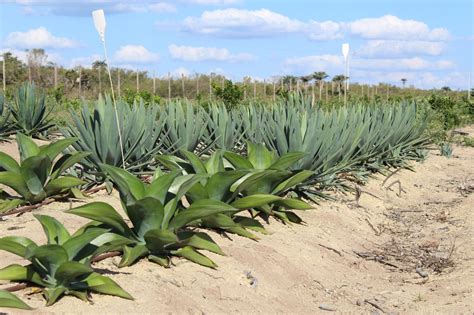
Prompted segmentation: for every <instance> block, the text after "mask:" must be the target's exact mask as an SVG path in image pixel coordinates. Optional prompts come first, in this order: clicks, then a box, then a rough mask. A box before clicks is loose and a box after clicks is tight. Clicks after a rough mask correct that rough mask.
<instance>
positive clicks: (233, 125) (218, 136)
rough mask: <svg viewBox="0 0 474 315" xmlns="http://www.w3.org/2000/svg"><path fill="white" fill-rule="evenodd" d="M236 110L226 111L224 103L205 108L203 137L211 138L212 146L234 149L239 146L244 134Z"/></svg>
mask: <svg viewBox="0 0 474 315" xmlns="http://www.w3.org/2000/svg"><path fill="white" fill-rule="evenodd" d="M237 113H238V112H237V111H228V110H227V108H226V107H225V105H224V104H218V105H217V104H211V105H210V106H209V107H208V109H207V112H206V114H207V119H206V120H207V128H206V132H205V139H211V141H212V142H213V143H214V144H213V145H212V148H213V149H214V148H217V149H223V150H229V151H230V150H234V149H235V148H239V147H240V146H241V140H242V139H243V137H244V135H245V130H244V127H243V124H242V120H241V119H239V118H240V117H239V116H238V114H237Z"/></svg>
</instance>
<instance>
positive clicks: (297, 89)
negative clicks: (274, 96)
mask: <svg viewBox="0 0 474 315" xmlns="http://www.w3.org/2000/svg"><path fill="white" fill-rule="evenodd" d="M299 92H300V80H298V79H296V93H299Z"/></svg>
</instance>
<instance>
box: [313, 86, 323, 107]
mask: <svg viewBox="0 0 474 315" xmlns="http://www.w3.org/2000/svg"><path fill="white" fill-rule="evenodd" d="M314 98H315V95H314V82H312V84H311V106H314ZM319 99H320V100H321V94H320V95H319Z"/></svg>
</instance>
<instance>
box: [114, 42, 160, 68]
mask: <svg viewBox="0 0 474 315" xmlns="http://www.w3.org/2000/svg"><path fill="white" fill-rule="evenodd" d="M159 59H160V55H159V54H157V53H154V52H151V51H149V50H148V49H146V48H145V47H143V46H141V45H125V46H122V47H120V48H119V50H117V51H116V52H115V54H114V58H113V60H112V61H113V62H115V63H119V64H122V63H132V64H143V63H152V62H156V61H158V60H159Z"/></svg>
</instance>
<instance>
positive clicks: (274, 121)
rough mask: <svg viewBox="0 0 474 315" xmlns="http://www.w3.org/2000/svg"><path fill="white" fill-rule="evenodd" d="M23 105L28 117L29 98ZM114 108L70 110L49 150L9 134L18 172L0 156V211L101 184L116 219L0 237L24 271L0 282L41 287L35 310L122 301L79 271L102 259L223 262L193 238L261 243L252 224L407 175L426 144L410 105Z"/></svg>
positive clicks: (90, 207)
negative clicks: (114, 198) (388, 175)
mask: <svg viewBox="0 0 474 315" xmlns="http://www.w3.org/2000/svg"><path fill="white" fill-rule="evenodd" d="M25 89H27V90H28V91H27V94H28V95H31V94H34V91H33V92H32V91H31V90H29V88H28V87H25ZM30 98H31V102H30V103H29V105H28V106H27V107H31V108H30V111H33V112H34V111H35V110H34V106H35V101H33V100H34V99H38V97H35V96H34V95H33V96H30ZM39 99H41V98H39ZM36 103H38V102H36ZM117 109H118V115H119V121H120V126H117V124H116V120H115V116H114V115H115V113H114V107H113V104H112V103H111V101H110V100H109V99H108V98H105V99H99V101H97V102H96V103H95V104H94V106H93V107H91V106H90V105H89V104H84V107H83V110H82V112H81V113H80V114H76V113H74V112H71V115H72V121H73V123H71V124H70V125H69V126H67V127H66V128H64V129H62V130H61V132H62V133H63V135H64V137H63V139H60V140H57V141H55V142H52V143H49V144H46V145H42V146H39V145H37V144H36V143H35V142H34V141H33V140H32V138H31V137H29V136H28V135H25V134H23V133H18V134H17V136H16V141H17V144H18V148H19V153H20V161H19V162H17V161H16V160H15V159H13V158H12V157H11V156H9V155H7V154H5V153H3V152H0V184H2V185H4V186H6V187H8V189H4V190H1V189H0V212H5V213H9V211H12V209H14V208H15V207H19V206H20V207H21V206H23V205H31V204H41V203H43V202H45V200H53V199H58V198H68V197H69V196H76V197H77V196H80V195H81V192H80V190H81V189H82V190H84V189H87V188H89V187H91V186H93V185H96V184H98V183H102V182H105V183H106V185H108V186H109V187H110V186H111V185H113V186H114V187H115V188H116V189H117V190H118V192H119V194H120V199H121V202H122V207H123V210H124V211H123V213H124V214H125V216H126V218H124V217H123V216H122V215H120V214H119V212H118V211H117V210H116V209H114V208H113V207H112V206H110V205H109V204H106V203H103V202H91V203H87V204H85V205H82V206H79V207H76V208H73V209H70V210H67V211H66V212H68V213H70V214H73V215H78V216H81V217H84V218H87V219H90V220H91V221H90V223H88V224H86V225H85V226H83V227H81V228H80V229H78V230H77V231H76V232H75V233H73V234H71V233H70V232H69V231H68V230H67V229H66V228H65V227H64V226H63V225H62V224H61V223H60V222H58V221H57V220H56V219H54V218H52V217H49V216H46V215H35V217H36V219H37V220H38V221H39V223H40V224H41V225H42V227H43V229H44V231H45V233H46V236H47V243H46V244H44V245H38V244H36V243H34V242H33V241H32V240H30V239H27V238H24V237H20V236H10V237H3V238H1V239H0V249H2V250H5V251H8V252H11V253H13V254H16V255H18V256H20V257H22V258H24V259H26V260H28V261H30V264H29V265H26V266H21V265H17V264H14V265H10V266H7V267H5V268H3V269H1V270H0V279H2V280H11V281H20V282H27V283H30V284H32V285H35V286H39V287H42V288H43V291H42V292H43V295H44V297H45V299H46V301H47V305H51V304H53V303H54V302H55V301H57V299H59V298H60V297H61V296H63V295H73V296H76V297H78V298H81V299H83V300H88V299H89V298H90V296H89V292H98V293H102V294H111V295H116V296H120V297H123V298H128V299H131V298H132V297H131V296H130V295H129V294H128V293H127V292H126V291H125V290H123V289H122V288H121V287H120V286H119V285H118V284H117V283H115V282H114V281H113V280H112V279H110V278H108V277H106V276H103V275H101V274H99V273H97V272H95V271H94V269H93V262H94V261H96V260H97V259H98V258H99V257H101V256H103V254H104V253H108V252H119V253H120V254H121V261H120V263H119V266H120V267H123V266H129V265H131V264H133V263H135V262H136V261H138V260H139V259H142V258H147V259H148V260H150V261H152V262H155V263H157V264H159V265H162V266H165V267H169V266H170V265H171V264H172V260H171V257H181V258H183V259H188V260H190V261H192V262H194V263H197V264H200V265H202V266H205V267H210V268H215V267H216V264H215V263H214V262H213V261H212V260H211V259H210V258H209V257H207V256H206V255H205V254H204V251H209V252H213V253H216V254H221V255H223V254H224V253H223V251H222V249H221V248H220V247H219V245H218V244H217V243H216V242H215V241H214V240H213V239H212V238H211V237H210V235H209V234H207V233H206V232H205V231H206V230H217V231H220V232H225V233H233V234H237V235H240V236H243V237H248V238H251V239H255V240H256V239H258V236H257V235H258V234H256V233H261V234H265V233H266V230H265V228H264V226H263V225H262V224H261V221H260V219H263V220H267V221H268V219H269V218H270V217H274V218H276V219H277V220H280V221H282V222H284V223H301V222H302V219H301V218H300V217H299V216H298V215H297V214H296V213H295V212H294V211H293V210H305V209H309V208H311V207H310V206H309V205H308V204H307V203H306V202H305V201H303V200H309V199H313V200H315V197H318V196H319V197H321V196H322V197H324V196H325V195H324V190H325V189H328V188H329V187H334V188H341V189H347V188H348V187H349V184H348V183H350V181H365V180H366V179H367V177H368V176H370V174H373V173H374V172H384V171H385V170H387V169H388V168H389V167H404V166H408V164H407V162H408V161H409V160H419V159H421V158H423V156H424V153H423V152H424V150H423V149H424V148H425V146H426V144H427V139H426V138H425V137H424V133H423V131H424V126H423V119H419V117H417V111H416V105H414V104H405V105H403V104H399V105H396V106H395V105H393V106H388V105H387V106H383V107H375V106H362V105H357V104H356V105H352V106H349V107H343V108H340V109H334V110H330V111H324V110H321V109H317V108H313V107H311V102H310V100H307V99H304V98H301V97H299V96H293V97H291V98H290V99H288V100H286V101H281V102H280V103H277V104H274V105H273V106H271V107H264V106H260V105H251V106H248V107H243V108H236V109H234V110H232V111H227V110H226V109H225V107H224V106H222V105H212V106H210V107H209V108H207V109H203V108H200V107H194V106H192V105H191V104H189V103H180V102H175V103H171V104H168V105H167V106H165V107H160V106H152V107H145V106H143V105H142V104H139V103H136V104H132V105H130V104H126V103H123V102H120V101H119V102H118V104H117ZM43 113H44V111H43ZM40 116H41V115H40ZM41 117H43V118H45V116H41ZM41 117H40V118H41ZM40 120H41V119H40ZM0 127H1V126H0ZM118 128H120V130H121V134H122V138H123V144H124V160H125V165H123V164H122V157H121V152H120V147H119V143H120V141H119V134H118V131H117V130H118ZM13 211H14V210H13ZM128 222H129V223H128ZM0 306H6V307H8V306H9V307H18V308H28V306H27V305H26V304H25V303H23V302H22V301H21V300H19V299H18V298H17V297H16V296H14V295H12V294H11V293H9V292H6V291H0Z"/></svg>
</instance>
